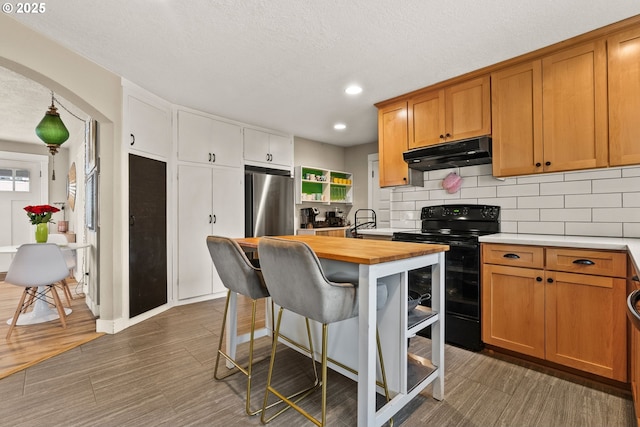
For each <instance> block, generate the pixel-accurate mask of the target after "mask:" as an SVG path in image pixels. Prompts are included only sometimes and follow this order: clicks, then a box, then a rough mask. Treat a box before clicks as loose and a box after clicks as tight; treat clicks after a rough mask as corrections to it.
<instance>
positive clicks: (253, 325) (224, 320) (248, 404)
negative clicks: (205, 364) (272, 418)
mask: <svg viewBox="0 0 640 427" xmlns="http://www.w3.org/2000/svg"><path fill="white" fill-rule="evenodd" d="M230 300H231V291H228V292H227V301H226V304H225V308H224V317H223V318H222V329H221V331H220V341H219V342H218V352H217V354H216V364H215V368H214V371H213V377H214V378H215V379H216V380H222V379H224V378H227V377H229V376H231V375H233V374H236V373H238V372H242V373H243V374H244V375H246V377H247V397H246V399H245V412H246V413H247V415H256V414H258V413H260V412H261V411H262V408H260V409H256V410H252V409H251V379H252V371H253V364H254V363H257V362H260V361H262V360H264V359H265V358H261V359H259V360H253V343H254V336H255V328H256V310H257V304H258V301H257V300H251V330H250V333H249V362H248V364H247V367H246V368H245V367H243V366H240V364H238V363H237V362H236V361H235V360H234V359H232V358H231V357H230V356H229V355H228V354H227V353H225V352H224V351H222V343H223V341H224V333H225V328H226V324H227V314H228V312H229V304H230ZM220 356H223V357H224V358H225V359H226V360H228V361H229V362H230V363H232V364H233V366H234V367H235V369H233V370H232V371H231V372H229V373H228V374H227V375H224V376H218V367H219V365H220Z"/></svg>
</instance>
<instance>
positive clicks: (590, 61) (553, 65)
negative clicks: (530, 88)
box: [542, 40, 608, 172]
mask: <svg viewBox="0 0 640 427" xmlns="http://www.w3.org/2000/svg"><path fill="white" fill-rule="evenodd" d="M542 76H543V79H542V109H543V111H544V114H543V121H542V132H543V145H544V170H545V172H556V171H568V170H576V169H587V168H597V167H603V166H607V163H608V132H607V127H608V126H607V123H608V120H607V62H606V47H605V41H604V40H597V41H594V42H592V43H587V44H583V45H580V46H576V47H574V48H570V49H566V50H563V51H560V52H558V53H556V54H553V55H549V56H547V57H544V58H543V59H542Z"/></svg>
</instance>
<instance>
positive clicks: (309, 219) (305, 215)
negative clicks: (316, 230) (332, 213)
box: [300, 208, 320, 228]
mask: <svg viewBox="0 0 640 427" xmlns="http://www.w3.org/2000/svg"><path fill="white" fill-rule="evenodd" d="M319 213H320V212H318V208H302V209H300V228H313V227H315V224H316V215H318V214H319Z"/></svg>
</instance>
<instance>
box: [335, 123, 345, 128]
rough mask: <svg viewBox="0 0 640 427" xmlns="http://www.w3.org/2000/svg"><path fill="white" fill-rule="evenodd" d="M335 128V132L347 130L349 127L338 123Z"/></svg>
mask: <svg viewBox="0 0 640 427" xmlns="http://www.w3.org/2000/svg"><path fill="white" fill-rule="evenodd" d="M333 128H334V129H335V130H345V129H346V128H347V125H345V124H344V123H336V124H335V125H333Z"/></svg>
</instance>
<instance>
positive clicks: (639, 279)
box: [631, 276, 640, 282]
mask: <svg viewBox="0 0 640 427" xmlns="http://www.w3.org/2000/svg"><path fill="white" fill-rule="evenodd" d="M631 280H633V281H634V282H640V278H638V276H633V277H632V278H631Z"/></svg>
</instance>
